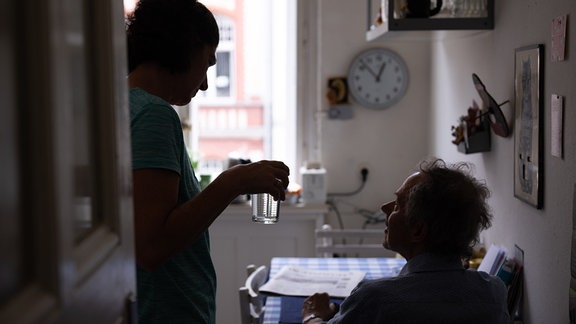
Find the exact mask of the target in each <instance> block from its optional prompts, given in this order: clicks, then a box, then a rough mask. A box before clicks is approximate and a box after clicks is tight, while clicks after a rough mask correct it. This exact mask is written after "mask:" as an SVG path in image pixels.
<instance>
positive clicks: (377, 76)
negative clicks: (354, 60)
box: [360, 60, 386, 82]
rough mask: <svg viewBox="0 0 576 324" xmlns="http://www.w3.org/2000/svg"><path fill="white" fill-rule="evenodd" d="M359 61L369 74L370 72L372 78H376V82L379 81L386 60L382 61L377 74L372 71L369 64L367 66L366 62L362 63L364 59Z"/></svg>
mask: <svg viewBox="0 0 576 324" xmlns="http://www.w3.org/2000/svg"><path fill="white" fill-rule="evenodd" d="M360 63H361V64H362V66H364V68H366V70H368V72H369V73H370V74H372V76H373V77H374V79H376V82H380V76H382V72H384V69H385V68H386V62H384V63H382V65H380V69H379V70H378V74H376V73H375V72H374V71H372V69H371V68H370V66H368V64H366V63H364V61H362V60H361V61H360Z"/></svg>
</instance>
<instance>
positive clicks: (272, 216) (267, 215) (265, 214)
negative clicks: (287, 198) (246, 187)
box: [250, 193, 280, 224]
mask: <svg viewBox="0 0 576 324" xmlns="http://www.w3.org/2000/svg"><path fill="white" fill-rule="evenodd" d="M250 200H251V201H252V221H253V222H255V223H260V224H276V223H277V222H278V215H279V212H280V200H274V197H272V195H270V194H267V193H259V194H253V195H251V197H250Z"/></svg>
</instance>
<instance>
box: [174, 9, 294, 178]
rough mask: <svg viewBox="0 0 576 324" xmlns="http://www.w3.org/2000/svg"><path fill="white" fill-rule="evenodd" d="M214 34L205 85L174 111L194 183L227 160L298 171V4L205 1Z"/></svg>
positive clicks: (224, 166)
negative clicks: (271, 162)
mask: <svg viewBox="0 0 576 324" xmlns="http://www.w3.org/2000/svg"><path fill="white" fill-rule="evenodd" d="M203 3H204V4H205V5H206V6H207V7H208V8H210V10H211V11H212V12H213V13H214V15H215V17H216V19H217V21H218V25H219V28H220V44H219V46H218V49H217V53H216V55H217V63H216V65H215V66H213V67H211V68H210V69H209V70H208V86H209V89H208V90H207V91H205V92H199V93H198V95H197V96H196V97H195V98H193V99H192V102H191V103H190V105H189V106H188V107H178V108H177V110H178V111H179V113H180V116H181V117H182V118H183V122H184V125H188V126H189V127H187V128H186V129H185V137H186V141H187V145H188V148H189V150H190V154H191V157H192V161H193V163H195V164H196V173H197V175H198V176H200V175H203V174H209V175H211V176H212V177H215V176H216V175H217V174H219V173H220V172H221V171H222V170H224V169H226V168H227V167H228V161H229V159H230V158H232V159H249V160H251V161H258V160H261V159H275V160H281V161H284V162H285V163H286V164H287V165H288V166H289V167H290V168H291V169H294V167H295V165H296V153H295V152H296V131H295V129H296V127H295V124H296V107H295V102H296V98H295V96H296V94H295V92H296V90H295V76H296V63H295V62H296V44H295V34H296V23H295V21H296V19H295V18H296V17H295V12H296V11H295V10H296V0H274V1H269V0H205V1H203Z"/></svg>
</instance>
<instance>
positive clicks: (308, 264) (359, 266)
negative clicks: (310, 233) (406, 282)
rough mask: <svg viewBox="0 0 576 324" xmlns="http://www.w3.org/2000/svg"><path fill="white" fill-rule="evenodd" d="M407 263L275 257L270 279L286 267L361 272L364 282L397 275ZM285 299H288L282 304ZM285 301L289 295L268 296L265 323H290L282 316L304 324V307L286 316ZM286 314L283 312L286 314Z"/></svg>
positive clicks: (401, 259)
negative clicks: (302, 317) (302, 319)
mask: <svg viewBox="0 0 576 324" xmlns="http://www.w3.org/2000/svg"><path fill="white" fill-rule="evenodd" d="M405 264H406V260H405V259H404V258H300V257H274V258H272V260H271V261H270V273H269V278H272V277H274V276H275V275H276V274H277V273H278V272H279V271H280V270H281V269H282V268H283V267H284V266H294V267H299V268H305V269H310V270H326V271H362V272H365V274H366V275H365V277H364V279H365V280H369V279H378V278H388V277H394V276H397V275H398V273H399V272H400V270H401V269H402V267H403V266H404V265H405ZM283 298H284V299H285V300H284V302H283ZM286 298H292V297H290V296H267V297H266V304H265V311H264V319H263V323H264V324H279V323H290V321H289V322H285V321H282V322H281V317H285V318H286V317H290V318H298V319H299V321H298V323H300V322H301V318H299V316H300V312H301V307H298V306H297V307H293V306H292V307H291V310H290V311H291V312H294V314H286V311H287V310H286V309H284V310H282V305H283V304H284V305H287V302H286ZM283 311H284V312H283Z"/></svg>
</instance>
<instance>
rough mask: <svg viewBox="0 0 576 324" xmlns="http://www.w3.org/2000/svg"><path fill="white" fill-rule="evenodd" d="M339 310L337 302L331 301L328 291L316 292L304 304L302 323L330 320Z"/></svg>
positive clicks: (309, 323) (308, 323) (310, 323)
mask: <svg viewBox="0 0 576 324" xmlns="http://www.w3.org/2000/svg"><path fill="white" fill-rule="evenodd" d="M337 311H338V307H337V306H336V304H334V303H331V302H330V296H329V295H328V294H327V293H316V294H314V295H312V296H310V297H308V298H306V300H304V304H302V323H306V324H313V323H318V322H321V321H328V320H329V319H331V318H332V317H334V314H336V312H337Z"/></svg>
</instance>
